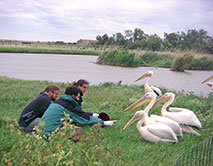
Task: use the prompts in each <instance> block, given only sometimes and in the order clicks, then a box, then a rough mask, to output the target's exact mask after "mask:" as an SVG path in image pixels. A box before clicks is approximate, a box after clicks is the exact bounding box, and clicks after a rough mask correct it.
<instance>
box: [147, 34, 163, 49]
mask: <svg viewBox="0 0 213 166" xmlns="http://www.w3.org/2000/svg"><path fill="white" fill-rule="evenodd" d="M146 44H147V48H148V49H149V50H152V51H159V50H160V49H161V45H162V39H161V38H160V37H159V36H158V35H157V34H154V35H151V36H149V38H148V39H147V43H146Z"/></svg>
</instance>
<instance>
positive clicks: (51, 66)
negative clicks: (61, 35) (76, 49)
mask: <svg viewBox="0 0 213 166" xmlns="http://www.w3.org/2000/svg"><path fill="white" fill-rule="evenodd" d="M96 60H97V56H87V55H62V54H23V53H0V75H1V76H8V77H14V78H20V79H26V80H51V81H59V82H73V81H76V80H78V79H80V78H83V79H86V80H88V81H89V82H90V84H94V85H98V84H100V83H104V82H114V83H117V82H119V81H122V84H127V85H130V84H138V85H140V84H144V83H145V81H146V79H144V80H141V81H138V82H136V83H135V82H134V80H135V79H136V78H138V77H139V76H140V75H142V74H143V73H145V72H146V71H148V70H152V71H153V72H154V75H153V77H152V79H151V81H150V84H151V85H155V86H158V87H165V88H167V89H170V90H176V91H182V90H184V91H185V92H194V93H195V94H196V95H204V96H206V95H207V94H209V93H210V91H211V89H210V88H209V87H208V86H207V85H205V84H201V82H202V81H203V80H205V79H206V78H207V77H209V76H210V75H212V74H213V72H212V71H186V72H184V73H181V72H172V71H170V70H169V69H166V68H155V67H138V68H130V67H115V66H107V65H97V64H95V62H96Z"/></svg>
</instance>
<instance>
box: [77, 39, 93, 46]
mask: <svg viewBox="0 0 213 166" xmlns="http://www.w3.org/2000/svg"><path fill="white" fill-rule="evenodd" d="M96 42H97V40H87V39H80V40H78V41H77V43H76V44H77V45H90V44H94V43H96Z"/></svg>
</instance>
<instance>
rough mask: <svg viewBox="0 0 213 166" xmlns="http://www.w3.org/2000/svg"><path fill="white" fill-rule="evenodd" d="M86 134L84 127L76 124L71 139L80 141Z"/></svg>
mask: <svg viewBox="0 0 213 166" xmlns="http://www.w3.org/2000/svg"><path fill="white" fill-rule="evenodd" d="M83 136H84V129H82V128H81V127H77V126H74V135H72V136H71V137H70V138H69V139H71V140H72V141H74V142H78V141H79V140H80V139H81V138H82V137H83Z"/></svg>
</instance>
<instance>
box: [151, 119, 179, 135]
mask: <svg viewBox="0 0 213 166" xmlns="http://www.w3.org/2000/svg"><path fill="white" fill-rule="evenodd" d="M150 118H152V119H154V120H155V122H157V123H161V124H165V125H167V126H169V127H170V128H171V129H172V130H173V131H174V133H175V134H176V135H177V136H182V129H181V128H180V125H179V124H178V123H177V122H175V121H174V120H172V119H169V118H167V117H163V116H158V115H150Z"/></svg>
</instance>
